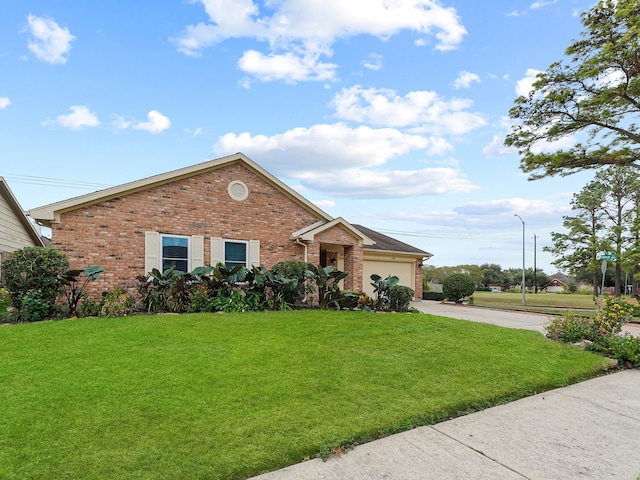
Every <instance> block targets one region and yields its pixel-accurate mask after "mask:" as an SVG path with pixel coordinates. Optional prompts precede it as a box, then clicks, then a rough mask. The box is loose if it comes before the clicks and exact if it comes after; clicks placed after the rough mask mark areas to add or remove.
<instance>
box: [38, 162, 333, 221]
mask: <svg viewBox="0 0 640 480" xmlns="http://www.w3.org/2000/svg"><path fill="white" fill-rule="evenodd" d="M233 163H241V164H243V165H244V166H245V167H247V168H249V169H250V170H252V171H253V172H254V173H256V174H257V175H259V176H261V177H262V178H263V179H264V180H266V181H267V182H268V183H270V184H271V185H273V186H274V187H276V188H277V189H279V190H280V191H282V192H283V193H284V194H285V195H287V196H288V197H290V198H291V199H293V200H294V201H296V202H297V203H299V204H300V205H301V206H303V207H304V208H306V209H307V210H309V211H311V212H313V213H315V214H316V215H318V216H319V217H320V218H323V219H325V220H326V221H327V222H331V221H332V220H333V217H331V216H330V215H329V214H327V213H326V212H324V211H323V210H321V209H320V208H318V207H317V206H316V205H314V204H313V203H311V202H310V201H309V200H307V199H306V198H304V197H303V196H302V195H300V194H299V193H298V192H296V191H295V190H293V189H292V188H290V187H288V186H287V185H285V184H284V183H283V182H281V181H280V180H278V179H277V178H276V177H274V176H273V175H271V174H270V173H269V172H267V171H266V170H264V169H263V168H262V167H260V166H259V165H258V164H257V163H255V162H254V161H252V160H251V159H249V158H248V157H247V156H245V155H244V154H242V153H236V154H234V155H229V156H226V157H222V158H218V159H215V160H209V161H207V162H202V163H198V164H196V165H192V166H190V167H185V168H180V169H178V170H173V171H170V172H166V173H161V174H159V175H154V176H152V177H147V178H143V179H141V180H136V181H134V182H129V183H124V184H122V185H117V186H115V187H111V188H107V189H104V190H99V191H97V192H93V193H89V194H86V195H81V196H79V197H74V198H70V199H68V200H63V201H61V202H56V203H51V204H49V205H44V206H42V207H37V208H32V209H31V210H29V212H28V213H29V215H30V216H31V217H32V218H34V219H35V220H38V221H39V222H41V223H43V224H44V225H50V224H51V223H52V222H58V221H60V214H61V213H64V212H68V211H71V210H76V209H78V208H81V207H85V206H88V205H93V204H95V203H99V202H104V201H106V200H110V199H112V198H116V197H121V196H123V195H128V194H130V193H134V192H138V191H141V190H146V189H148V188H151V187H155V186H158V185H164V184H166V183H170V182H174V181H176V180H179V179H183V178H188V177H192V176H195V175H199V174H201V173H204V172H206V171H210V170H216V169H218V168H220V167H223V166H226V165H230V164H233Z"/></svg>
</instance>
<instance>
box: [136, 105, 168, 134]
mask: <svg viewBox="0 0 640 480" xmlns="http://www.w3.org/2000/svg"><path fill="white" fill-rule="evenodd" d="M170 126H171V121H170V120H169V118H168V117H165V116H164V115H163V114H161V113H160V112H158V111H157V110H151V111H150V112H149V113H148V114H147V121H146V122H139V123H136V124H134V125H133V128H135V129H136V130H144V131H146V132H149V133H152V134H156V133H160V132H163V131H164V130H166V129H167V128H169V127H170Z"/></svg>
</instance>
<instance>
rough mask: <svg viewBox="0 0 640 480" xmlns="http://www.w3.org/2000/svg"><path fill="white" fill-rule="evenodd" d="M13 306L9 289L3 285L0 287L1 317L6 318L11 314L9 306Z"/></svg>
mask: <svg viewBox="0 0 640 480" xmlns="http://www.w3.org/2000/svg"><path fill="white" fill-rule="evenodd" d="M9 306H11V297H10V296H9V291H8V290H7V289H6V288H4V287H2V288H0V319H4V318H5V317H8V316H9V315H10V313H9V311H8V310H7V307H9Z"/></svg>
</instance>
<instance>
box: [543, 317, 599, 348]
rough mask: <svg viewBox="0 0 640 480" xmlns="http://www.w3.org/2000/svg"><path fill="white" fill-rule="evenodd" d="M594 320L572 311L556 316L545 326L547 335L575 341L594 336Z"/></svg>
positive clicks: (560, 339) (562, 340)
mask: <svg viewBox="0 0 640 480" xmlns="http://www.w3.org/2000/svg"><path fill="white" fill-rule="evenodd" d="M593 328H594V326H593V320H591V319H590V318H585V317H577V316H575V315H574V314H573V313H571V312H566V313H564V314H563V315H556V316H554V317H553V318H552V319H551V321H550V322H549V323H548V324H547V325H545V326H544V330H545V332H547V337H549V338H550V339H552V340H557V341H559V342H565V343H573V342H579V341H580V340H584V339H587V340H591V339H592V338H593Z"/></svg>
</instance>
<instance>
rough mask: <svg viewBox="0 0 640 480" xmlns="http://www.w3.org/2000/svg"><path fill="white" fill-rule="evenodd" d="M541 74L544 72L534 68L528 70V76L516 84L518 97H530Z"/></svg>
mask: <svg viewBox="0 0 640 480" xmlns="http://www.w3.org/2000/svg"><path fill="white" fill-rule="evenodd" d="M539 73H542V71H541V70H536V69H534V68H529V69H527V75H526V76H525V77H524V78H522V79H520V80H518V81H517V82H516V95H518V96H519V97H526V96H528V95H529V93H531V92H532V91H533V84H534V82H535V81H536V76H537V75H538V74H539Z"/></svg>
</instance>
